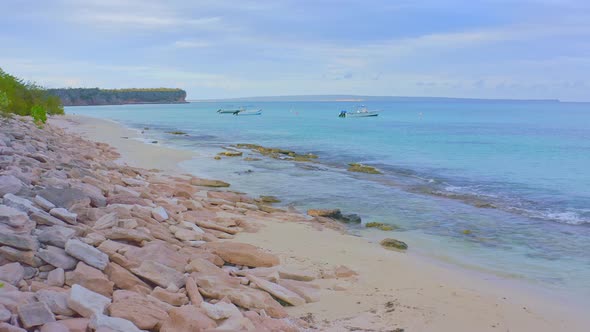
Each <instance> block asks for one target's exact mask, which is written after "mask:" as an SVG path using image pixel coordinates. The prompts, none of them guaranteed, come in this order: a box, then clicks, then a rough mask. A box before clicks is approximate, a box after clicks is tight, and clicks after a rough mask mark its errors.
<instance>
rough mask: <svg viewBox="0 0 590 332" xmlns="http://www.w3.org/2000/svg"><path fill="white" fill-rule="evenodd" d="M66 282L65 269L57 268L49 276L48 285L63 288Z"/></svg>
mask: <svg viewBox="0 0 590 332" xmlns="http://www.w3.org/2000/svg"><path fill="white" fill-rule="evenodd" d="M65 280H66V275H65V272H64V269H62V268H57V269H55V270H52V271H50V272H49V274H47V285H49V286H55V287H63V285H64V283H65Z"/></svg>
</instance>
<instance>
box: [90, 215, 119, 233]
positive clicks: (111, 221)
mask: <svg viewBox="0 0 590 332" xmlns="http://www.w3.org/2000/svg"><path fill="white" fill-rule="evenodd" d="M118 220H119V218H118V217H117V214H116V213H115V212H112V213H107V214H105V215H104V216H102V217H100V218H99V219H98V220H97V221H96V222H95V223H94V226H92V229H95V230H101V229H108V228H111V227H114V226H116V225H117V221H118Z"/></svg>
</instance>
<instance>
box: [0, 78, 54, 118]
mask: <svg viewBox="0 0 590 332" xmlns="http://www.w3.org/2000/svg"><path fill="white" fill-rule="evenodd" d="M0 111H2V113H3V114H17V115H33V113H35V115H36V116H37V119H38V120H39V121H40V123H44V122H45V121H46V120H47V114H50V115H53V114H63V113H64V110H63V106H62V105H61V102H60V100H59V98H57V97H55V96H52V95H50V94H49V93H48V92H47V90H45V89H43V88H42V87H40V86H39V85H37V84H35V83H33V82H26V81H24V80H22V79H20V78H17V77H14V76H12V75H10V74H8V73H6V72H5V71H4V70H2V69H1V68H0Z"/></svg>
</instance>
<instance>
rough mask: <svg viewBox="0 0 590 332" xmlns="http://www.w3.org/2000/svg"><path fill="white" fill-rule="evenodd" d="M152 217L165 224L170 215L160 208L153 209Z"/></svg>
mask: <svg viewBox="0 0 590 332" xmlns="http://www.w3.org/2000/svg"><path fill="white" fill-rule="evenodd" d="M152 217H153V218H154V219H156V220H157V221H158V222H163V221H165V220H168V213H167V212H166V210H165V209H164V208H163V207H161V206H158V207H155V208H153V209H152Z"/></svg>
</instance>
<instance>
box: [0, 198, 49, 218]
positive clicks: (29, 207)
mask: <svg viewBox="0 0 590 332" xmlns="http://www.w3.org/2000/svg"><path fill="white" fill-rule="evenodd" d="M3 198H4V199H3V203H4V205H7V206H10V207H13V208H15V209H17V210H20V211H22V212H26V213H28V214H31V213H34V212H37V211H41V210H40V209H39V208H37V207H35V206H34V205H33V202H31V201H29V200H28V199H26V198H22V197H18V196H15V195H13V194H11V193H8V194H6V195H4V197H3Z"/></svg>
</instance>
